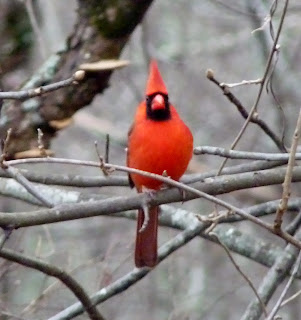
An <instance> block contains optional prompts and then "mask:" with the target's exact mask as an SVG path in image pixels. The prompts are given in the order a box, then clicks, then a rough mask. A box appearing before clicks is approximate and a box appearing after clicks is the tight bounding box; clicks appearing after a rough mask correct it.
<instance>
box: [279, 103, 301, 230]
mask: <svg viewBox="0 0 301 320" xmlns="http://www.w3.org/2000/svg"><path fill="white" fill-rule="evenodd" d="M300 134H301V108H300V111H299V116H298V120H297V125H296V129H295V132H294V136H293V139H292V145H291V150H290V154H289V160H288V164H287V171H286V175H285V179H284V182H283V193H282V199H281V201H280V204H279V207H278V210H277V212H276V218H275V221H274V228H275V231H276V232H277V231H279V230H280V229H281V225H282V217H283V214H284V212H285V211H286V210H287V202H288V199H289V197H290V189H291V183H292V177H293V168H294V166H295V154H296V151H297V147H298V141H299V138H300Z"/></svg>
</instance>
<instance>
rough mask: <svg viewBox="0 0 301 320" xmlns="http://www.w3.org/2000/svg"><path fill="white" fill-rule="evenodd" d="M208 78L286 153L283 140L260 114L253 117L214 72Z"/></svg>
mask: <svg viewBox="0 0 301 320" xmlns="http://www.w3.org/2000/svg"><path fill="white" fill-rule="evenodd" d="M207 78H208V79H209V80H210V81H212V82H213V83H215V84H216V85H217V86H218V87H219V88H221V90H222V91H223V93H224V95H225V96H226V97H227V98H228V100H229V101H230V102H232V103H233V104H234V105H235V106H236V108H237V110H238V111H239V112H240V114H241V115H242V116H243V117H244V119H246V120H247V119H250V120H249V121H250V122H252V123H255V124H257V125H258V126H259V127H260V128H261V129H262V130H263V131H264V132H265V133H266V134H267V135H268V136H269V137H270V138H271V139H272V140H273V142H274V143H275V144H276V146H277V147H278V149H279V150H280V151H282V152H286V148H285V147H284V145H283V142H282V141H281V139H280V138H279V137H278V136H277V135H276V134H275V133H274V132H273V130H272V129H271V128H270V127H269V126H268V124H267V123H266V122H265V121H264V120H262V119H260V118H259V114H258V113H255V112H253V114H252V115H250V113H249V112H248V111H247V109H246V108H245V107H244V106H243V104H242V103H241V102H240V100H239V99H238V98H236V96H235V95H234V94H233V93H232V92H231V91H230V90H229V87H228V86H226V85H224V84H223V83H220V82H219V81H218V80H217V79H216V78H215V76H214V72H213V71H212V70H208V71H207Z"/></svg>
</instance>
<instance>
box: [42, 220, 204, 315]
mask: <svg viewBox="0 0 301 320" xmlns="http://www.w3.org/2000/svg"><path fill="white" fill-rule="evenodd" d="M207 226H208V224H204V223H195V224H194V225H192V226H190V228H189V229H187V230H184V231H183V232H181V233H179V234H178V235H177V236H176V237H175V238H173V239H171V240H169V241H168V242H167V243H165V244H164V245H163V246H162V247H160V248H159V251H158V259H159V262H161V261H163V260H164V259H166V258H167V257H168V256H169V255H170V254H171V253H173V252H174V251H176V250H177V249H179V248H181V247H182V246H184V245H185V244H186V243H188V242H189V241H190V240H192V239H193V238H195V237H196V236H197V235H198V234H199V233H200V232H202V231H204V230H205V229H206V227H207ZM151 270H152V269H150V268H147V267H146V268H139V269H138V268H135V269H133V270H132V271H131V272H129V273H128V274H126V275H125V276H123V277H121V278H119V279H118V280H117V281H115V282H113V283H111V284H110V285H108V286H107V287H105V288H102V289H101V290H100V291H98V292H97V293H95V294H94V295H93V296H92V300H93V303H95V304H99V303H101V302H104V301H106V300H108V299H109V298H111V297H112V296H114V295H116V294H119V293H121V292H123V291H125V290H126V289H128V288H129V287H131V286H132V285H133V284H134V283H136V282H137V281H139V280H140V279H142V278H144V277H145V276H146V275H147V274H148V273H149V272H150V271H151ZM82 313H83V308H82V306H81V304H80V303H75V304H73V305H71V306H69V307H68V308H66V309H65V310H63V311H62V312H60V313H58V314H56V315H55V316H53V317H51V318H49V319H48V320H67V319H72V318H74V317H76V316H78V315H80V314H82Z"/></svg>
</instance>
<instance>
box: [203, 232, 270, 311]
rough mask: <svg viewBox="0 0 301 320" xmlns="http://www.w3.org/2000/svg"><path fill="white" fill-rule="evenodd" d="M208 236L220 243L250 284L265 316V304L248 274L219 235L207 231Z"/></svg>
mask: <svg viewBox="0 0 301 320" xmlns="http://www.w3.org/2000/svg"><path fill="white" fill-rule="evenodd" d="M209 235H210V236H213V237H214V238H215V239H216V240H217V242H218V243H219V244H220V245H221V247H222V248H223V249H224V250H225V252H226V253H227V255H228V257H229V259H230V260H231V262H232V264H233V265H234V267H235V269H236V270H237V271H238V272H239V273H240V275H241V276H242V277H243V278H244V279H245V280H246V282H247V283H248V285H249V286H250V288H251V289H252V291H253V292H254V294H255V296H256V298H257V299H258V302H259V303H260V305H261V308H262V311H263V312H264V314H265V316H267V315H268V313H267V310H266V308H265V304H264V303H263V301H262V300H261V298H260V296H259V294H258V292H257V290H256V288H255V287H254V285H253V283H252V281H251V280H250V279H249V278H248V276H247V275H246V274H245V273H244V272H243V271H242V270H241V268H240V267H239V265H238V264H237V263H236V261H235V260H234V258H233V257H232V254H231V252H230V250H229V249H228V248H227V246H226V245H224V244H223V243H222V242H221V241H220V239H219V237H218V236H217V234H215V233H214V232H210V233H209Z"/></svg>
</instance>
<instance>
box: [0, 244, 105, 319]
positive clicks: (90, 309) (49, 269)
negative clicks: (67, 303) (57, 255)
mask: <svg viewBox="0 0 301 320" xmlns="http://www.w3.org/2000/svg"><path fill="white" fill-rule="evenodd" d="M0 257H2V258H4V259H7V260H9V261H13V262H16V263H19V264H21V265H23V266H26V267H28V268H32V269H35V270H38V271H41V272H43V273H44V274H47V275H49V276H51V277H55V278H57V279H59V280H60V281H62V283H64V284H65V285H66V287H68V288H69V289H70V290H71V291H72V293H73V294H74V295H75V296H76V297H77V299H78V300H79V301H80V302H81V303H79V304H80V305H81V306H82V308H83V311H84V310H85V311H86V312H87V313H88V315H89V317H90V319H91V320H104V318H103V317H102V315H101V314H100V313H99V311H98V310H97V308H96V307H95V304H94V302H92V301H91V299H90V298H89V296H88V295H87V294H86V292H85V291H84V289H83V288H82V287H81V285H80V284H79V283H78V282H77V281H76V280H75V279H74V278H72V277H71V276H70V275H69V274H68V273H66V272H65V271H63V270H62V269H60V268H58V267H56V266H53V265H50V264H49V263H46V262H43V261H41V260H37V259H34V258H29V257H27V256H25V255H23V254H21V253H16V252H14V251H12V250H9V249H2V250H1V251H0Z"/></svg>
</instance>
